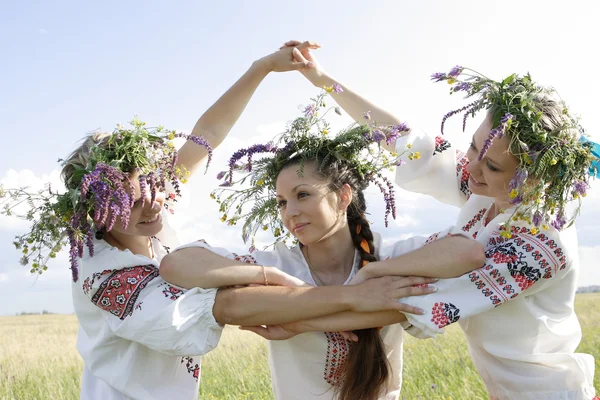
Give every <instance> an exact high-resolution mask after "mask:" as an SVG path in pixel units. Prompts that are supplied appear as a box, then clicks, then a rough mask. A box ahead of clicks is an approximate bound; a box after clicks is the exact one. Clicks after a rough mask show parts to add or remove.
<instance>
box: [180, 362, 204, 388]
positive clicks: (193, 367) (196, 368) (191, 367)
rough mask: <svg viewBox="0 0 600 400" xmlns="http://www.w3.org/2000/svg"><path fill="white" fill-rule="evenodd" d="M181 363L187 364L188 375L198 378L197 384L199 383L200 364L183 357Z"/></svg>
mask: <svg viewBox="0 0 600 400" xmlns="http://www.w3.org/2000/svg"><path fill="white" fill-rule="evenodd" d="M181 363H182V364H183V363H185V367H186V368H187V370H188V373H190V374H192V375H193V376H194V378H196V382H198V378H200V364H197V363H194V359H193V358H192V357H182V358H181Z"/></svg>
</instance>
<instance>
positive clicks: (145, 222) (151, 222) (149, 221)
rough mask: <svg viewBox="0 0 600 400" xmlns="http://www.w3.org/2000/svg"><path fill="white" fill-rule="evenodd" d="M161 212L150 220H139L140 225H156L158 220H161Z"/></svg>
mask: <svg viewBox="0 0 600 400" xmlns="http://www.w3.org/2000/svg"><path fill="white" fill-rule="evenodd" d="M160 218H161V217H160V213H158V214H156V215H155V216H154V217H153V218H152V219H150V220H148V221H143V222H138V224H140V225H144V226H150V225H154V224H156V223H157V222H158V221H160Z"/></svg>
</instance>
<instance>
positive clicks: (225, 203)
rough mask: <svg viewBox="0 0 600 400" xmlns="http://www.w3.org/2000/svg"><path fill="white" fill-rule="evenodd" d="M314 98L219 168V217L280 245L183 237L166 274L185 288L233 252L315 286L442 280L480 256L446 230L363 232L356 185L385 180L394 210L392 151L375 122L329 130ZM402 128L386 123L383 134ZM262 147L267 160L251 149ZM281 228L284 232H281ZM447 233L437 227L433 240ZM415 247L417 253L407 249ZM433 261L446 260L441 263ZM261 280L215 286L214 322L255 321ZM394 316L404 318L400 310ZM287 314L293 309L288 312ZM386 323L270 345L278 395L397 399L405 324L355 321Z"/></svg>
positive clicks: (360, 191)
mask: <svg viewBox="0 0 600 400" xmlns="http://www.w3.org/2000/svg"><path fill="white" fill-rule="evenodd" d="M329 89H331V91H333V90H336V88H334V87H332V88H329ZM322 104H323V95H322V96H319V97H318V98H317V99H316V101H315V103H314V104H311V105H309V106H307V107H306V108H305V115H304V116H303V117H301V118H298V119H296V120H295V121H294V122H292V123H291V124H290V128H289V130H288V131H287V132H285V133H284V134H283V135H282V136H281V137H280V138H279V140H278V142H277V144H276V143H268V144H264V145H254V146H252V147H250V148H248V149H242V150H239V151H237V152H236V153H235V155H234V156H233V157H232V159H231V160H230V163H229V165H230V172H225V173H224V174H222V175H224V179H225V182H224V185H223V186H224V187H223V188H222V189H221V190H219V191H217V194H218V195H219V201H220V202H221V205H222V210H223V211H224V212H225V213H226V214H230V213H231V212H233V215H225V216H224V218H223V219H224V220H227V219H229V221H232V222H231V223H236V222H237V221H238V220H243V221H245V223H244V228H243V232H244V233H243V234H244V236H245V237H246V239H247V240H252V245H253V247H254V237H255V234H256V232H257V231H260V230H261V228H262V229H265V230H268V229H269V227H271V230H272V232H273V233H274V235H275V237H276V238H277V242H278V243H277V244H276V246H275V249H274V250H273V251H255V252H252V253H251V254H250V255H247V256H238V255H236V254H232V253H230V252H229V251H227V250H225V249H216V248H211V247H210V246H209V245H207V244H206V243H205V242H198V243H196V244H195V247H196V248H194V247H192V246H194V245H190V246H189V247H188V248H185V249H182V250H179V251H177V252H173V253H171V254H170V255H169V256H167V257H165V259H163V262H162V263H161V268H160V273H161V276H162V277H163V278H164V279H165V280H166V281H168V282H171V283H175V284H177V285H181V286H184V287H192V286H195V285H198V284H200V283H201V282H207V281H210V279H211V276H212V275H213V274H216V273H218V272H219V271H222V270H223V267H225V266H230V267H231V266H233V265H236V264H235V260H239V261H246V262H249V263H252V264H258V265H269V266H274V267H276V268H278V269H281V270H282V271H284V272H286V273H288V274H290V275H293V276H295V277H296V278H299V279H301V280H302V281H304V282H307V283H309V284H311V285H317V286H319V287H323V286H324V287H328V286H329V285H341V284H348V283H349V282H350V281H351V280H352V278H353V277H354V276H355V274H356V273H357V271H359V269H360V268H366V267H364V265H379V266H380V267H381V268H395V269H396V268H397V270H402V271H403V273H404V275H414V274H415V273H416V272H419V274H420V275H423V276H439V277H450V276H460V275H461V274H463V273H465V272H466V271H470V270H472V269H474V268H476V267H478V266H480V265H481V262H482V259H483V254H482V252H481V246H480V245H478V244H477V243H476V242H475V241H474V240H472V239H468V238H465V237H462V236H452V237H447V238H445V239H442V240H439V241H437V242H435V243H432V244H430V245H428V246H427V247H426V248H424V249H420V247H421V246H423V244H425V238H413V239H410V240H406V241H400V242H397V243H393V244H391V245H384V244H383V242H382V240H381V238H380V236H379V235H377V234H376V233H373V232H371V229H370V226H369V222H368V220H367V219H366V217H365V213H366V211H367V210H366V204H365V198H364V194H363V190H364V189H365V188H366V187H367V186H368V185H369V184H370V183H375V184H378V185H381V186H380V188H381V189H382V191H383V192H384V197H385V200H386V206H387V209H388V211H390V213H392V214H393V213H395V211H394V210H395V204H394V195H393V188H392V187H390V186H388V184H389V183H390V182H388V181H387V180H386V179H385V177H383V175H381V171H383V170H384V169H386V168H388V167H390V166H391V165H394V162H395V159H394V158H393V157H388V155H386V153H385V152H379V150H377V149H378V148H379V147H378V145H379V143H380V142H381V141H382V140H384V139H386V137H385V136H381V135H383V133H382V132H383V131H372V130H370V129H369V128H368V127H357V128H353V129H350V130H348V131H345V132H343V133H341V134H339V135H337V136H336V137H334V138H330V136H329V133H328V132H327V126H326V125H325V124H324V123H323V121H322V120H321V119H320V118H319V117H318V113H319V109H320V108H321V106H322ZM315 129H316V130H317V132H314V130H315ZM401 130H402V129H400V128H399V127H390V128H389V130H387V131H386V135H388V136H392V135H395V134H398V133H399V132H400V131H401ZM369 149H370V150H371V151H370V152H369ZM259 153H264V154H265V155H266V157H263V158H259V157H260V155H259ZM243 156H246V157H247V158H248V163H247V164H246V163H244V164H240V163H241V158H242V157H243ZM240 169H241V170H245V171H250V172H248V175H247V176H246V177H245V178H242V179H241V181H244V180H246V181H247V180H249V181H250V186H249V187H248V186H246V187H245V186H241V185H238V181H237V180H234V176H236V175H237V173H236V171H237V170H240ZM232 189H233V191H232ZM229 193H231V194H230V195H229ZM248 201H251V202H252V204H253V206H252V207H251V208H250V209H249V210H247V209H246V208H245V207H244V206H245V205H247V204H246V203H247V202H248ZM283 228H285V229H286V230H287V231H288V232H289V233H288V234H285V233H283ZM446 233H447V232H442V233H440V238H441V237H443V236H446ZM290 236H293V238H294V239H295V240H296V241H297V242H298V244H297V245H295V246H292V247H291V248H290V247H287V246H286V245H285V244H284V243H283V241H284V240H285V239H286V238H287V237H290ZM415 249H418V250H416V251H413V252H410V251H411V250H415ZM212 253H216V254H212ZM218 255H222V256H225V257H227V258H220V257H219V256H218ZM231 260H234V261H231ZM378 260H380V261H378ZM447 260H452V261H451V262H450V263H448V261H447ZM242 265H243V264H241V263H240V264H239V266H240V267H241V266H242ZM441 266H445V267H446V268H445V269H444V270H442V269H441ZM213 284H214V283H213ZM259 289H261V288H235V289H226V290H223V289H222V290H220V291H219V293H218V294H217V303H216V305H215V315H216V316H217V320H219V316H220V315H223V317H222V318H223V320H224V321H225V322H227V323H232V324H239V325H247V326H248V325H258V324H257V323H256V320H257V318H256V315H255V312H253V311H252V305H251V304H248V302H247V300H246V299H247V297H248V296H249V295H250V294H251V293H252V292H253V291H256V290H259ZM220 300H223V301H222V302H220ZM309 307H310V306H309V305H306V306H303V308H309ZM407 312H421V311H420V310H412V311H407ZM329 314H333V313H329ZM357 314H364V315H371V314H369V313H357ZM394 314H395V317H396V316H400V315H403V314H400V313H398V312H397V311H396V312H394ZM326 318H328V317H326ZM288 320H289V321H290V322H292V321H298V318H297V316H294V317H291V316H290V317H289V318H288ZM393 322H396V321H393ZM383 325H390V326H386V327H384V328H383V329H381V330H378V329H367V330H360V331H357V332H356V336H357V337H355V338H354V339H355V340H358V341H357V342H356V343H354V344H352V345H350V342H348V341H346V340H345V339H344V337H342V336H341V335H340V334H337V333H332V331H336V330H338V329H335V328H333V329H332V328H331V327H328V326H326V325H325V326H322V327H320V328H319V330H321V332H310V333H306V334H303V335H298V336H296V337H294V338H292V339H290V340H287V341H280V342H270V343H269V366H270V369H271V377H272V382H273V391H274V394H275V398H277V399H286V400H290V399H303V400H306V399H324V398H326V399H331V398H334V397H336V396H338V397H339V398H342V399H376V398H381V399H383V398H385V399H392V398H393V399H395V398H397V396H398V394H399V391H400V385H401V372H402V338H403V331H402V328H401V326H400V325H398V324H392V323H391V322H390V323H387V324H381V325H365V326H362V328H365V327H371V326H383ZM359 328H360V327H359ZM265 329H266V328H265ZM311 330H317V329H311ZM341 330H344V329H341ZM323 331H326V332H327V333H323ZM336 398H337V397H336Z"/></svg>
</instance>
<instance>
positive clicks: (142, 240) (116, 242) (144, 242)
mask: <svg viewBox="0 0 600 400" xmlns="http://www.w3.org/2000/svg"><path fill="white" fill-rule="evenodd" d="M104 240H105V241H106V243H108V244H110V245H111V246H114V247H116V248H118V249H119V250H129V251H131V252H132V253H133V254H139V255H142V256H145V257H148V258H152V257H153V256H154V252H153V251H152V241H151V240H150V238H149V237H147V236H133V235H121V234H119V233H116V232H106V233H104Z"/></svg>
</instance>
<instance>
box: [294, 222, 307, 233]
mask: <svg viewBox="0 0 600 400" xmlns="http://www.w3.org/2000/svg"><path fill="white" fill-rule="evenodd" d="M307 225H308V223H306V224H296V225H294V229H293V230H294V233H298V232H301V231H302V230H304V227H305V226H307Z"/></svg>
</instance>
